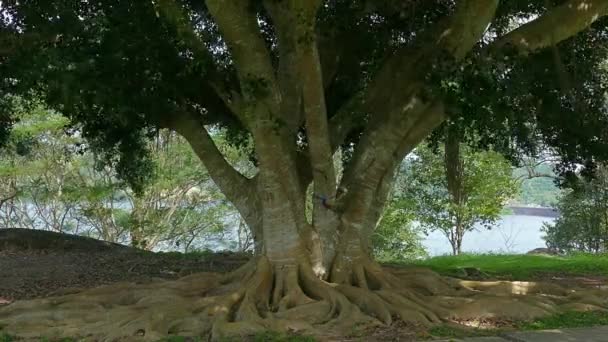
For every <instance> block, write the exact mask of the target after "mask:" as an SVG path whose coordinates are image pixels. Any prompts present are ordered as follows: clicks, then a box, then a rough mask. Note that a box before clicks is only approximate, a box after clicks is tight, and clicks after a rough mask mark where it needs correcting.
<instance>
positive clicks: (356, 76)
mask: <svg viewBox="0 0 608 342" xmlns="http://www.w3.org/2000/svg"><path fill="white" fill-rule="evenodd" d="M1 11H2V20H3V27H2V31H1V33H2V37H1V38H2V40H1V46H0V47H1V49H0V50H1V51H0V52H1V53H2V64H1V65H0V69H1V70H0V72H1V73H2V75H3V77H4V83H3V89H4V91H5V92H6V93H18V94H22V95H25V94H28V93H35V94H43V96H45V97H46V100H47V103H48V105H49V106H51V107H52V108H54V109H56V110H57V111H59V112H61V113H63V114H65V115H66V116H68V117H70V118H71V119H72V121H73V122H74V123H77V124H80V125H81V129H82V132H83V134H84V135H85V136H86V137H87V138H88V139H89V140H90V142H91V146H93V147H95V148H97V149H99V150H101V151H105V152H106V156H107V159H108V161H109V162H111V163H114V164H115V166H116V167H117V169H118V170H119V172H120V173H121V174H122V176H123V177H124V178H126V179H127V180H129V181H131V182H132V183H133V184H134V185H137V184H140V183H142V182H143V181H145V174H146V172H145V171H146V170H148V169H150V167H149V163H147V160H148V159H147V151H146V149H145V146H146V144H145V139H146V137H148V136H150V135H151V134H154V132H155V131H156V130H157V129H159V128H168V129H171V130H174V131H176V132H178V133H179V134H181V135H182V136H183V137H184V138H185V139H186V140H187V141H188V142H189V143H190V145H191V146H192V148H193V150H194V151H195V152H196V154H197V155H198V157H199V158H200V159H201V161H202V162H203V164H204V165H205V167H206V168H207V169H208V171H209V173H210V175H211V177H212V178H213V179H214V181H215V183H216V184H217V185H218V186H219V188H220V189H221V190H222V192H223V193H224V194H225V196H226V197H227V198H228V199H229V200H230V201H231V202H232V203H233V204H234V205H235V207H236V208H237V209H238V211H239V212H240V214H241V216H242V217H243V219H244V220H245V221H246V223H247V224H248V226H249V227H250V229H251V230H252V232H253V235H254V238H255V241H256V248H255V249H256V257H255V258H254V259H253V260H252V262H251V263H249V264H248V265H246V266H245V267H243V268H242V269H240V270H239V271H238V272H237V273H235V274H233V275H232V276H230V277H227V278H224V279H223V282H222V284H225V285H222V286H219V284H218V283H214V282H213V281H208V282H207V283H205V284H204V285H203V284H198V285H192V284H190V285H186V283H187V280H184V281H183V282H181V283H179V284H177V285H175V286H171V287H168V288H165V289H163V291H164V292H162V296H158V295H157V296H152V295H150V293H149V292H150V291H149V289H150V288H148V290H141V291H138V292H129V291H130V290H129V289H123V290H124V291H126V292H128V293H130V294H131V296H132V297H129V296H127V295H125V296H119V297H120V298H116V297H117V296H115V294H116V292H115V291H116V290H111V291H109V290H106V291H105V292H104V290H99V291H98V292H95V294H91V295H90V296H88V297H86V298H88V299H86V300H84V299H82V300H83V301H84V302H85V303H89V304H82V305H84V306H86V305H92V304H91V303H93V302H95V303H100V302H103V305H99V306H100V307H103V310H104V312H103V313H100V311H99V310H102V309H100V308H99V307H96V306H95V305H93V306H88V307H86V309H84V307H83V306H79V304H76V303H73V302H72V300H76V299H77V298H84V297H70V298H71V299H72V300H70V299H60V300H59V301H58V302H52V303H54V304H51V302H37V303H33V304H32V303H28V304H21V306H20V304H19V303H17V304H14V305H11V306H9V307H8V308H6V309H3V310H2V311H0V324H4V323H6V326H8V328H9V329H13V330H14V331H26V332H27V331H28V329H27V328H28V327H29V329H30V330H29V331H33V330H32V329H33V327H34V326H35V327H38V328H40V327H44V328H45V329H47V330H49V331H51V332H55V333H57V332H60V333H64V334H65V333H75V332H77V331H86V332H87V333H89V334H93V335H96V334H97V335H104V336H113V334H124V335H130V334H139V335H141V332H142V331H143V332H144V334H145V337H146V338H153V337H154V336H156V335H155V334H166V333H191V334H199V333H205V332H209V331H211V332H212V335H213V336H214V337H218V336H222V335H223V334H224V333H231V334H241V333H248V332H252V331H255V330H260V329H268V328H271V329H282V330H285V329H303V330H313V327H319V326H322V327H334V328H336V329H338V330H341V331H343V329H344V328H348V329H350V327H352V325H354V324H356V323H357V322H361V321H366V322H372V321H373V322H378V321H379V322H383V323H387V324H388V323H390V322H391V321H392V320H393V317H399V318H401V319H403V320H405V321H410V322H411V321H414V322H420V323H431V322H437V321H439V320H440V319H441V318H443V317H447V316H448V315H447V314H446V309H449V310H450V312H451V315H456V316H461V317H462V316H467V315H469V316H473V317H475V316H479V315H482V314H486V315H487V314H488V312H489V313H490V315H500V314H501V313H505V312H507V311H508V312H511V313H520V314H521V313H526V314H533V313H539V312H548V311H547V310H549V309H547V308H548V306H550V305H549V304H547V305H548V306H547V307H544V308H545V309H546V310H545V309H542V308H541V307H542V305H540V304H538V305H533V304H530V303H532V302H534V300H533V299H530V300H529V301H526V302H521V301H518V302H516V303H514V304H512V305H516V306H517V308H516V309H513V310H507V311H505V310H506V309H505V304H504V303H505V302H504V301H505V299H504V298H494V299H492V300H493V301H490V300H489V299H488V298H486V297H481V298H480V297H471V296H474V295H473V293H474V292H475V291H470V289H469V290H467V289H466V288H463V287H462V286H461V285H457V284H455V283H449V282H448V281H447V280H442V279H441V278H439V277H437V276H436V275H432V274H431V273H412V274H410V275H409V276H404V277H405V278H403V277H401V278H399V277H397V276H396V275H395V274H393V273H391V272H388V271H386V270H383V269H382V268H381V267H380V265H379V264H377V263H376V262H374V260H373V259H372V258H371V256H370V255H371V243H370V240H371V236H372V233H373V230H374V228H375V226H376V223H377V221H378V218H379V217H380V214H381V212H382V208H383V204H384V202H385V198H386V197H387V194H388V192H389V190H390V188H391V184H392V181H393V178H394V174H395V169H396V168H397V167H398V166H399V165H400V162H401V160H402V159H403V157H404V156H405V155H406V154H407V153H408V152H410V151H411V150H412V149H413V148H414V147H415V146H416V145H417V144H418V143H419V142H420V141H422V140H423V139H424V138H426V137H427V136H428V135H429V134H430V133H431V132H432V131H433V130H434V129H435V128H437V127H438V126H439V125H441V124H442V123H443V122H444V121H445V120H446V118H447V117H449V116H451V117H453V118H454V120H456V119H459V120H462V121H463V123H464V124H466V125H468V126H470V127H472V128H475V129H477V131H478V132H479V134H481V135H482V136H484V137H485V140H484V141H483V143H491V144H494V145H496V146H498V145H499V143H500V142H505V141H506V142H505V143H504V145H502V147H505V149H506V150H510V151H520V150H522V148H523V149H524V150H531V151H533V150H534V145H533V144H530V142H531V141H536V138H538V137H539V136H541V137H543V138H546V139H545V140H546V141H547V143H549V144H550V145H552V146H553V147H554V148H555V149H556V150H557V151H560V152H562V154H563V155H564V157H565V158H564V160H565V161H566V162H565V163H564V169H563V170H568V168H569V167H570V166H571V163H572V162H581V161H590V162H589V163H587V164H588V165H589V166H592V163H591V161H593V158H598V157H605V155H606V144H605V142H606V136H605V134H606V133H605V132H606V130H605V128H606V127H607V126H606V120H607V118H606V115H605V112H604V111H603V110H604V107H603V94H604V89H605V80H604V76H603V75H604V74H603V73H601V72H599V69H600V66H601V63H602V62H603V61H604V58H605V57H606V56H605V52H606V49H605V48H606V39H607V37H608V34H607V33H608V32H607V30H608V29H607V23H608V21H606V20H605V19H604V18H603V17H604V15H605V14H607V13H608V1H606V0H567V1H563V0H542V1H541V0H538V1H499V0H483V1H480V0H458V1H454V0H400V1H396V0H355V1H342V0H328V1H320V0H307V1H295V0H293V1H287V0H282V1H281V0H206V1H189V0H181V1H180V0H156V1H126V0H124V1H121V0H107V1H46V2H41V1H34V0H20V1H5V2H3V4H2V9H1ZM2 117H3V118H4V119H2V120H3V122H10V117H9V116H8V115H6V114H4V115H3V116H2ZM215 126H222V127H227V128H228V129H229V130H230V131H231V132H232V137H233V139H234V141H237V142H238V141H246V140H247V139H252V140H253V144H254V155H252V159H253V160H254V161H255V163H256V165H257V170H258V172H257V174H256V175H255V176H253V177H245V176H244V175H242V174H241V173H239V172H238V171H237V170H236V169H235V168H234V167H233V166H232V165H230V164H229V163H228V162H227V161H226V160H225V158H224V157H223V156H222V154H221V153H220V151H219V150H218V148H217V147H216V145H215V144H214V141H213V139H212V138H211V136H210V134H209V130H210V129H213V127H215ZM498 136H501V137H500V138H501V139H498V138H499V137H498ZM504 138H509V139H504ZM514 146H517V148H514ZM340 147H342V148H343V151H344V156H345V157H344V162H345V163H344V173H343V176H342V177H340V178H338V177H337V176H336V171H335V168H334V163H333V158H332V157H333V155H334V152H335V151H336V150H337V149H338V148H340ZM498 147H500V146H498ZM311 185H312V188H313V190H312V191H307V189H308V188H309V187H310V186H311ZM307 193H312V196H314V208H313V215H312V221H310V222H309V221H308V220H307V219H306V213H305V211H306V210H305V208H306V194H307ZM190 282H193V279H190ZM226 284H227V285H226ZM196 286H198V287H196ZM214 286H218V287H216V288H215V289H214V290H211V289H210V288H214ZM203 292H204V293H209V294H214V295H217V297H212V298H208V299H192V297H196V296H197V295H200V293H203ZM434 295H440V296H434ZM459 295H463V296H468V297H467V298H460V299H458V298H457V297H458V296H459ZM445 296H450V297H452V298H453V299H452V300H445ZM91 298H97V301H95V300H93V302H91V300H92V299H91ZM168 298H170V299H168ZM163 300H164V302H163ZM541 301H542V302H543V305H544V304H545V303H546V302H547V300H546V299H538V302H537V303H540V302H541ZM57 303H59V304H57ZM61 303H64V304H65V306H64V307H62V308H63V310H64V311H62V312H63V313H62V314H61V315H58V314H57V310H58V306H57V305H59V307H61V305H64V304H61ZM108 303H115V304H117V305H118V306H112V309H105V307H106V306H108V305H109V304H108ZM161 303H162V305H161ZM472 303H475V304H472ZM492 303H494V304H492ZM24 306H25V308H28V307H29V308H35V309H36V310H37V311H38V313H37V316H36V317H42V316H44V312H49V316H48V317H49V320H48V321H45V320H38V319H36V320H32V319H30V316H27V314H23V312H24V311H27V310H25V308H24ZM465 307H466V308H465ZM142 308H145V309H146V311H141V310H142ZM475 308H477V309H475ZM106 310H114V311H113V313H112V315H111V316H112V320H104V319H103V318H100V317H106V316H105V315H106V314H107V313H106ZM543 310H544V311H543ZM159 311H162V312H163V315H162V317H161V316H159V315H156V314H155V313H157V312H159ZM83 312H84V313H86V314H83ZM142 312H145V314H142ZM11 313H12V315H11ZM95 314H98V315H102V316H98V317H97V319H95V318H94V315H95ZM59 316H61V320H60V321H61V324H59V323H58V322H57V318H58V317H59ZM208 316H211V317H212V318H208ZM45 317H46V316H45ZM100 319H101V322H102V323H101V324H99V323H91V322H97V321H98V320H100ZM34 321H35V322H34ZM41 322H42V323H41ZM44 322H47V323H48V322H52V323H48V325H45V324H47V323H44ZM205 322H206V323H205ZM207 323H208V324H207Z"/></svg>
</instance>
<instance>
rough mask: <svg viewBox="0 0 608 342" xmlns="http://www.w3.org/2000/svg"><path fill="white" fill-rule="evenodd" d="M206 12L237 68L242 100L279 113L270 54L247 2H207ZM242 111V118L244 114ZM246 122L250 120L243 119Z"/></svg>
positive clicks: (277, 94) (234, 0) (221, 0)
mask: <svg viewBox="0 0 608 342" xmlns="http://www.w3.org/2000/svg"><path fill="white" fill-rule="evenodd" d="M206 3H207V8H208V9H209V12H210V13H211V15H212V16H213V18H214V19H215V21H216V22H217V24H218V26H219V29H220V31H221V33H222V37H223V38H224V39H225V41H226V43H227V45H228V47H229V49H230V52H231V54H232V59H233V61H234V65H235V67H236V70H237V73H238V76H239V82H240V84H241V92H242V93H243V95H244V97H245V101H251V100H258V101H260V100H263V101H268V104H269V105H270V108H271V110H272V111H273V113H274V114H276V113H277V112H278V105H279V103H280V93H279V90H278V88H277V81H276V79H275V75H274V69H273V67H272V63H271V59H270V53H269V51H268V49H267V48H266V44H265V42H264V39H263V38H262V36H261V34H260V28H259V26H258V23H257V18H256V15H255V13H254V12H252V11H251V8H250V5H251V4H250V2H249V1H246V2H245V1H243V0H206ZM244 112H245V113H243V112H241V114H242V115H243V116H246V115H248V114H249V113H246V112H247V111H244ZM245 121H246V122H247V121H250V120H249V119H247V118H245Z"/></svg>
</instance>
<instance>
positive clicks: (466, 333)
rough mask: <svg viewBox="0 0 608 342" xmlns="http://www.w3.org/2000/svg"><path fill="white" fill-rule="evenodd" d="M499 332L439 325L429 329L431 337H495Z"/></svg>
mask: <svg viewBox="0 0 608 342" xmlns="http://www.w3.org/2000/svg"><path fill="white" fill-rule="evenodd" d="M498 332H499V330H497V329H477V328H470V327H464V326H463V327H458V326H454V325H439V326H436V327H433V328H431V329H429V331H428V334H429V335H430V336H429V337H431V338H432V337H449V338H459V339H460V338H467V337H483V336H494V335H496V334H497V333H498Z"/></svg>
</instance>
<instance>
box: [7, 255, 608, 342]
mask: <svg viewBox="0 0 608 342" xmlns="http://www.w3.org/2000/svg"><path fill="white" fill-rule="evenodd" d="M352 265H353V266H352V269H349V270H348V271H347V272H346V273H348V274H349V276H348V277H342V278H341V279H342V281H340V282H339V283H329V282H325V281H323V280H320V279H319V278H317V277H316V276H315V275H314V273H313V271H312V268H311V267H310V265H309V264H308V263H306V262H299V263H295V264H292V265H276V264H271V263H270V262H269V261H268V260H267V259H266V258H259V259H257V260H252V261H251V262H250V263H248V264H247V265H245V266H243V267H241V268H240V269H238V270H237V271H235V272H233V273H231V274H228V275H225V276H220V275H217V274H209V273H207V274H197V275H192V276H188V277H185V278H181V279H179V280H177V281H159V282H154V283H150V284H130V283H121V284H114V285H109V286H104V287H100V288H95V289H91V290H87V291H84V292H81V293H76V294H70V295H66V296H61V297H53V298H45V299H36V300H31V301H20V302H19V301H18V302H15V303H13V304H11V305H8V306H6V307H3V308H0V324H1V325H4V326H5V329H6V332H8V333H10V334H14V335H17V336H19V337H23V338H36V337H39V336H49V337H52V338H55V337H63V336H72V337H74V336H77V337H79V338H83V339H84V340H95V339H104V340H121V339H122V340H124V339H128V340H130V341H157V340H160V339H163V338H166V337H167V336H168V335H179V336H185V337H200V336H203V337H205V338H207V337H211V339H212V340H224V339H228V338H233V337H236V338H239V337H242V336H255V335H256V334H259V333H263V332H266V331H276V332H279V333H286V334H291V333H296V334H302V335H308V336H316V335H327V334H331V335H347V334H348V333H349V332H351V331H352V328H353V326H359V327H361V326H364V327H376V326H386V325H390V324H391V323H392V322H393V321H394V320H401V321H404V322H407V323H411V324H416V325H423V326H435V325H438V324H441V323H442V322H445V321H449V320H458V319H461V320H466V319H472V318H475V319H483V318H484V317H486V318H488V317H491V318H498V317H501V318H504V319H510V320H526V319H532V318H536V317H542V316H547V315H551V314H555V313H559V312H563V311H567V310H594V309H603V308H607V307H608V296H606V291H601V290H583V289H565V288H562V287H559V286H555V285H551V284H544V283H533V282H477V281H461V280H458V279H454V278H446V277H441V276H439V275H438V274H436V273H434V272H432V271H429V270H425V269H390V270H389V269H383V268H381V267H380V266H379V265H378V264H377V263H375V262H373V261H371V260H360V262H357V263H353V264H352ZM342 273H343V274H344V273H345V272H342Z"/></svg>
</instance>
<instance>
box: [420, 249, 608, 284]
mask: <svg viewBox="0 0 608 342" xmlns="http://www.w3.org/2000/svg"><path fill="white" fill-rule="evenodd" d="M409 265H415V266H423V267H429V268H431V269H432V270H434V271H435V272H438V273H440V274H443V275H449V276H458V275H460V274H462V272H461V269H462V268H465V267H473V268H478V269H479V270H480V271H482V272H484V273H486V274H488V275H491V276H495V277H501V278H507V279H512V280H527V279H532V278H535V277H538V276H542V274H543V273H544V274H561V275H594V276H608V254H604V255H589V254H577V255H572V256H563V257H562V256H549V255H526V254H523V255H508V254H463V255H459V256H439V257H434V258H429V259H424V260H417V261H412V262H411V263H409Z"/></svg>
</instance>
